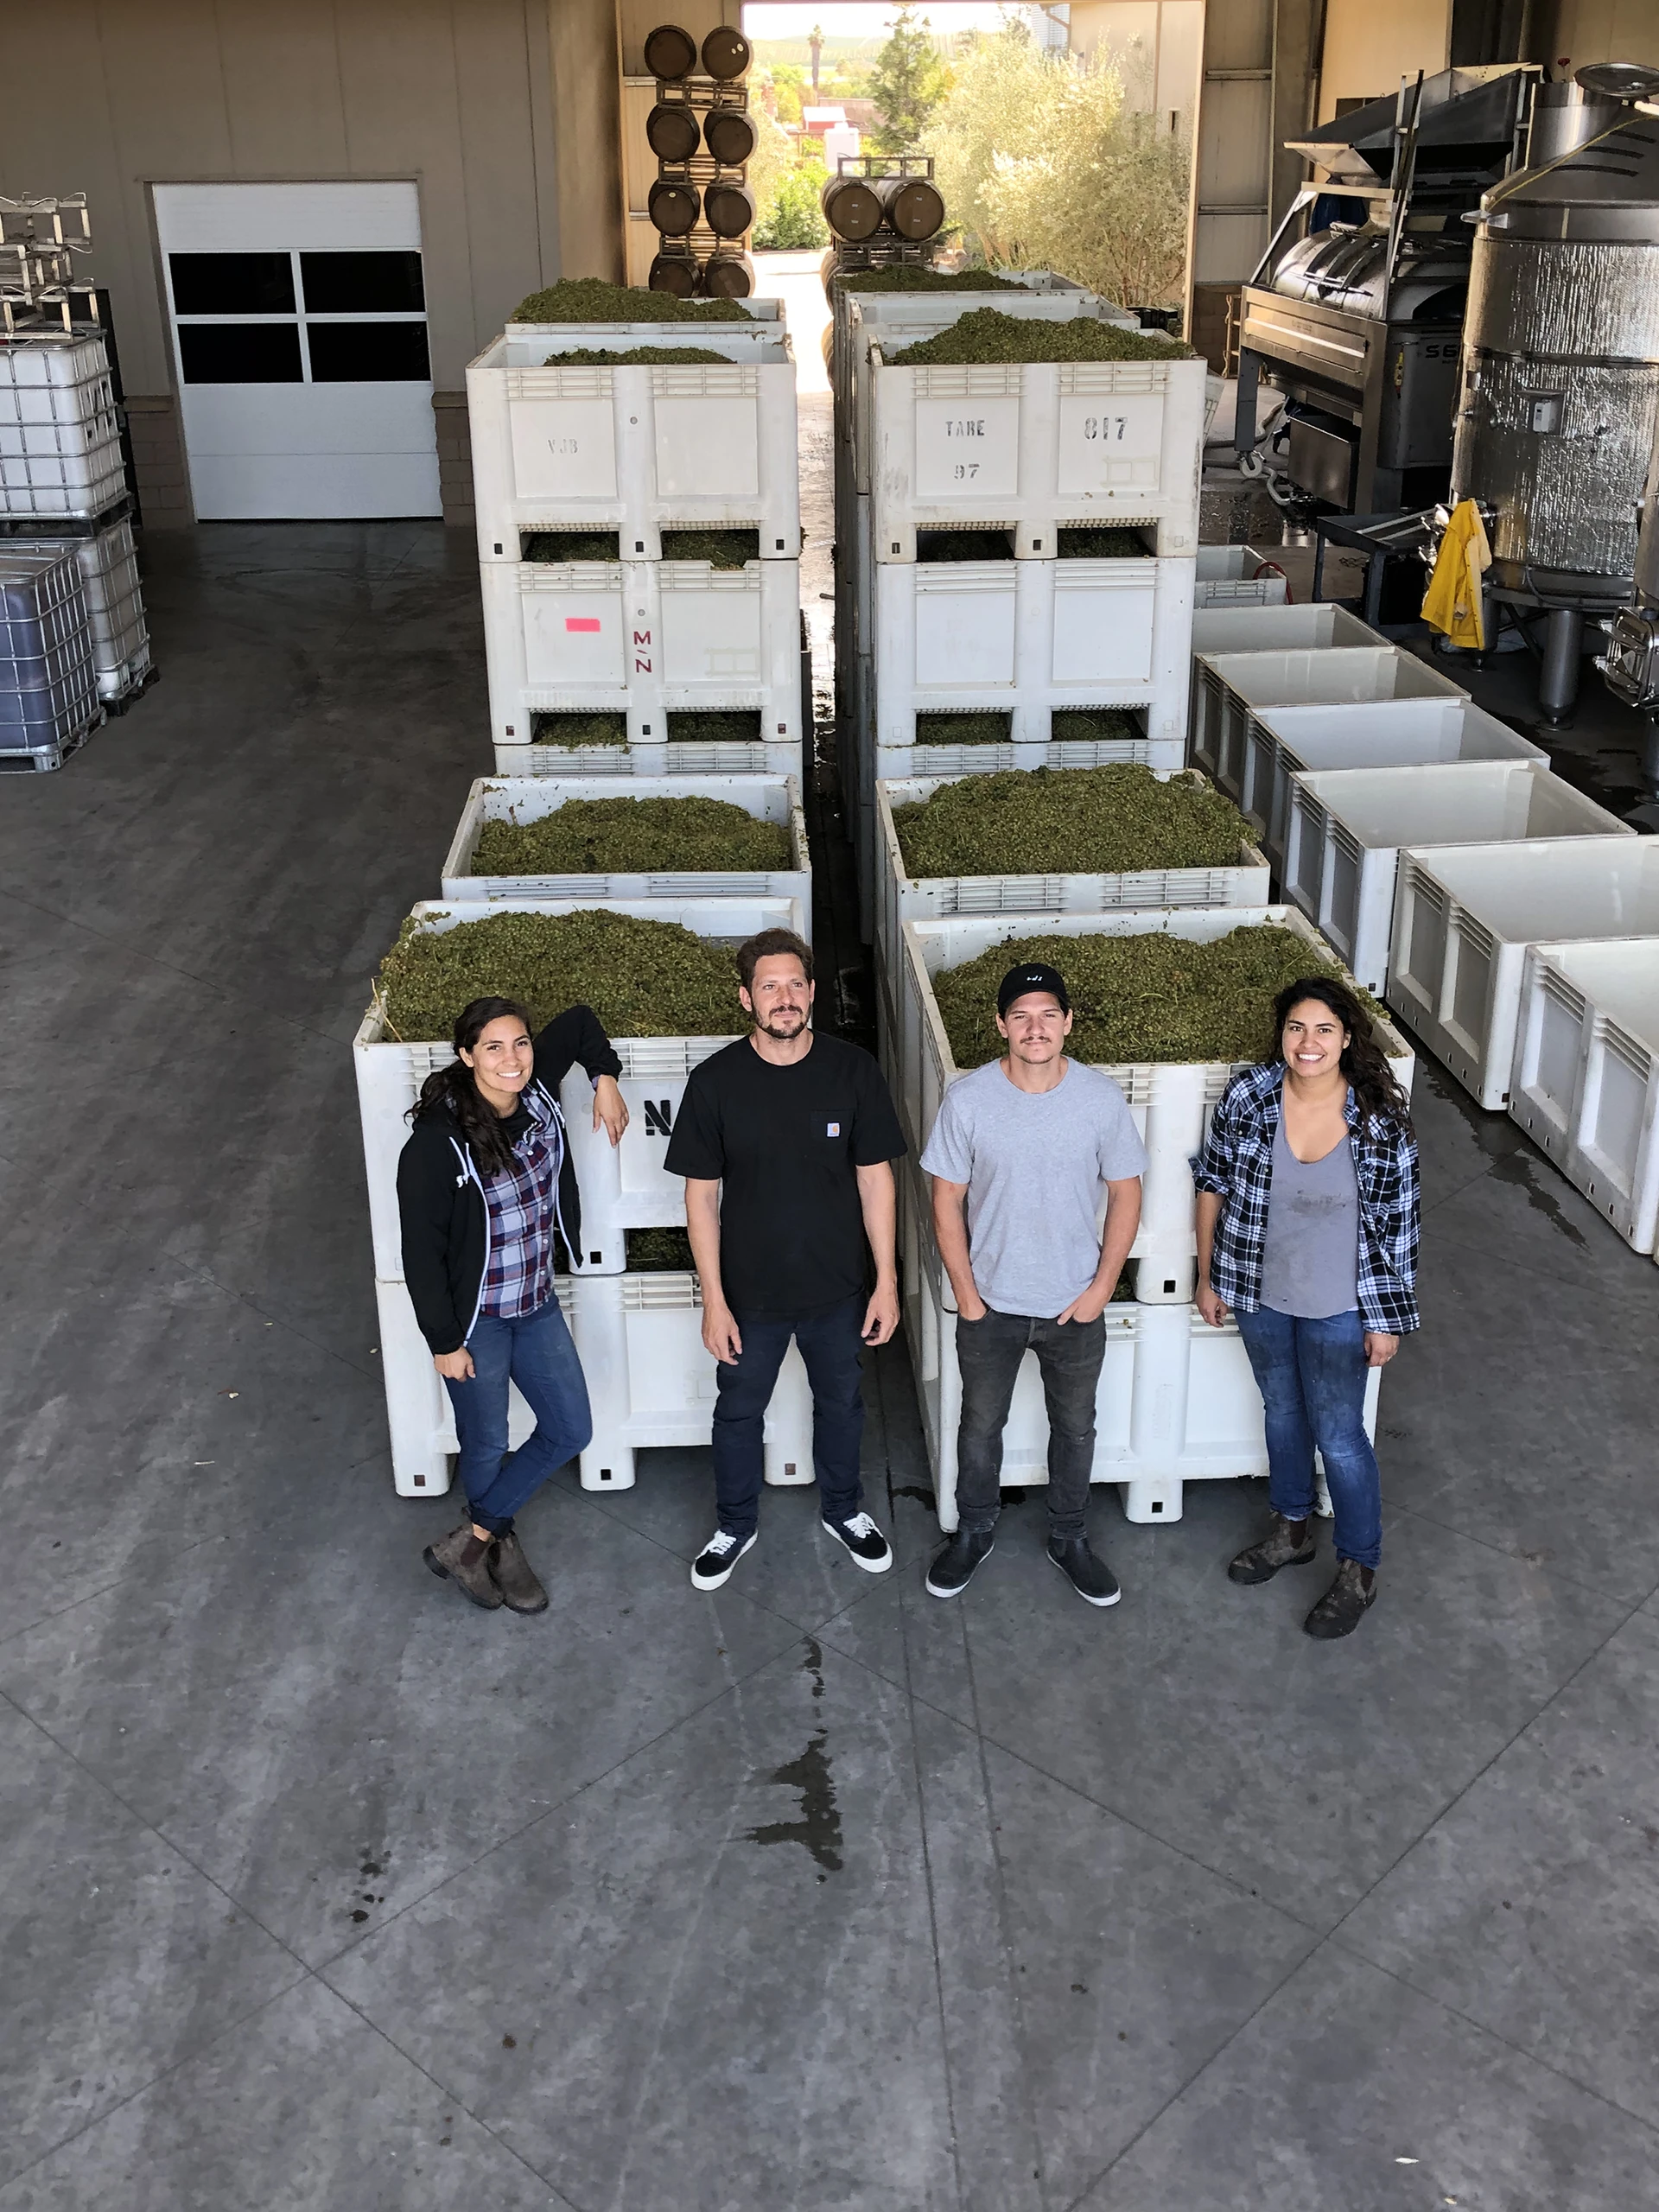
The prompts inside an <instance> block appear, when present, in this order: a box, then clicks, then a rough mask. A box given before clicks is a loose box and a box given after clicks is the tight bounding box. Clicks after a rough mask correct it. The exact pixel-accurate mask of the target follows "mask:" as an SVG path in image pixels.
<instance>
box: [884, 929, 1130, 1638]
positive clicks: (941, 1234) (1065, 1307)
mask: <svg viewBox="0 0 1659 2212" xmlns="http://www.w3.org/2000/svg"><path fill="white" fill-rule="evenodd" d="M996 1026H997V1028H998V1030H999V1031H1000V1033H1001V1035H1002V1036H1003V1038H1004V1039H1006V1040H1007V1058H1005V1059H1001V1060H995V1061H993V1062H992V1063H991V1064H990V1065H988V1067H982V1068H976V1069H975V1071H973V1073H972V1074H971V1075H965V1076H962V1077H959V1078H958V1079H957V1081H956V1082H955V1083H953V1084H951V1085H950V1089H949V1090H947V1091H946V1092H945V1094H944V1100H943V1102H942V1103H941V1104H940V1107H939V1113H938V1120H937V1121H936V1122H934V1124H933V1132H932V1135H931V1136H930V1137H929V1139H928V1141H927V1145H926V1148H925V1150H924V1152H923V1154H922V1166H924V1167H925V1169H926V1171H927V1173H929V1174H930V1175H931V1177H932V1179H933V1230H934V1234H935V1236H937V1237H938V1246H939V1256H940V1257H941V1259H943V1261H944V1267H945V1272H946V1274H948V1275H949V1276H950V1287H951V1289H952V1290H953V1291H954V1292H955V1294H956V1300H957V1366H958V1367H959V1369H960V1370H961V1373H962V1422H961V1427H960V1428H959V1430H958V1433H957V1509H958V1510H959V1512H960V1514H961V1525H960V1526H959V1528H958V1529H957V1533H956V1535H954V1536H952V1537H951V1539H950V1542H949V1543H947V1544H946V1546H945V1548H944V1550H943V1551H942V1552H941V1553H940V1554H939V1555H938V1558H937V1559H936V1560H934V1561H933V1564H932V1565H931V1567H929V1569H928V1571H927V1586H928V1588H929V1590H930V1591H931V1592H932V1594H933V1595H934V1597H936V1598H954V1597H956V1596H957V1593H958V1592H960V1591H963V1590H965V1589H966V1588H967V1586H968V1584H969V1581H970V1580H972V1577H973V1574H974V1571H975V1569H976V1567H978V1565H979V1563H980V1561H981V1560H982V1559H983V1558H984V1557H985V1556H986V1554H988V1552H989V1551H990V1549H991V1547H992V1544H993V1542H994V1541H995V1528H996V1516H997V1514H998V1512H999V1511H1000V1510H1001V1470H1002V1431H1003V1428H1004V1427H1005V1426H1006V1424H1007V1418H1008V1407H1009V1404H1010V1403H1011V1402H1012V1400H1013V1397H1014V1380H1015V1378H1016V1376H1018V1374H1019V1372H1020V1361H1021V1360H1022V1359H1023V1358H1024V1357H1025V1356H1026V1354H1027V1351H1033V1352H1035V1353H1036V1355H1037V1365H1038V1368H1039V1371H1040V1373H1041V1376H1042V1380H1043V1395H1044V1397H1045V1399H1046V1402H1047V1406H1048V1555H1049V1557H1050V1559H1052V1560H1053V1562H1054V1564H1055V1566H1056V1567H1058V1568H1059V1570H1060V1572H1061V1573H1063V1574H1064V1575H1065V1577H1066V1579H1067V1580H1069V1581H1070V1583H1071V1586H1072V1588H1073V1589H1074V1590H1075V1591H1076V1592H1077V1595H1078V1596H1079V1597H1080V1598H1084V1599H1087V1600H1088V1602H1089V1603H1090V1605H1116V1603H1117V1600H1118V1596H1119V1592H1118V1586H1117V1581H1116V1577H1115V1576H1114V1575H1113V1573H1112V1571H1111V1569H1110V1568H1109V1567H1108V1566H1107V1565H1106V1563H1105V1561H1104V1560H1102V1559H1100V1558H1098V1557H1097V1556H1096V1554H1095V1553H1094V1552H1092V1551H1091V1550H1090V1548H1089V1541H1088V1538H1087V1536H1086V1535H1085V1534H1084V1514H1085V1512H1086V1510H1087V1508H1088V1503H1089V1477H1090V1471H1091V1470H1092V1468H1093V1465H1094V1459H1095V1393H1096V1389H1097V1388H1098V1386H1099V1382H1100V1369H1101V1363H1102V1361H1103V1359H1104V1357H1105V1356H1106V1324H1105V1321H1104V1319H1103V1315H1104V1313H1105V1310H1106V1307H1107V1306H1108V1305H1109V1303H1110V1300H1111V1296H1112V1293H1113V1292H1114V1291H1115V1290H1116V1287H1117V1279H1118V1275H1119V1274H1120V1273H1121V1272H1122V1266H1123V1262H1124V1261H1125V1260H1126V1259H1127V1258H1128V1250H1129V1247H1130V1245H1131V1244H1132V1243H1134V1242H1135V1230H1137V1229H1138V1228H1139V1227H1140V1225H1141V1177H1142V1175H1144V1174H1145V1173H1146V1169H1147V1154H1146V1147H1145V1146H1144V1145H1143V1144H1142V1143H1141V1138H1140V1135H1139V1132H1138V1131H1137V1130H1136V1128H1135V1122H1134V1121H1133V1119H1132V1118H1131V1116H1130V1114H1129V1109H1128V1103H1127V1102H1126V1101H1125V1099H1124V1096H1123V1094H1122V1091H1121V1090H1119V1089H1118V1087H1117V1085H1116V1084H1115V1083H1114V1082H1113V1081H1112V1079H1111V1077H1110V1076H1109V1075H1104V1074H1103V1073H1102V1071H1100V1070H1099V1069H1098V1068H1091V1067H1085V1066H1084V1065H1081V1064H1080V1063H1079V1062H1077V1061H1076V1060H1070V1059H1067V1058H1066V1057H1065V1040H1066V1039H1067V1038H1068V1037H1069V1036H1070V1035H1071V1001H1070V999H1069V998H1068V997H1067V995H1066V988H1065V979H1064V978H1063V977H1062V976H1060V975H1059V973H1058V970H1056V969H1052V968H1051V967H1049V966H1047V965H1046V963H1042V962H1031V963H1025V964H1022V965H1021V966H1020V967H1018V968H1012V969H1009V971H1008V973H1007V975H1006V976H1004V977H1003V978H1002V982H1001V988H999V989H998V991H997V995H996ZM1102 1186H1104V1189H1105V1193H1106V1225H1105V1232H1104V1235H1102V1233H1101V1231H1100V1230H1099V1229H1098V1227H1097V1226H1096V1224H1097V1221H1098V1218H1099V1211H1100V1196H1101V1190H1102Z"/></svg>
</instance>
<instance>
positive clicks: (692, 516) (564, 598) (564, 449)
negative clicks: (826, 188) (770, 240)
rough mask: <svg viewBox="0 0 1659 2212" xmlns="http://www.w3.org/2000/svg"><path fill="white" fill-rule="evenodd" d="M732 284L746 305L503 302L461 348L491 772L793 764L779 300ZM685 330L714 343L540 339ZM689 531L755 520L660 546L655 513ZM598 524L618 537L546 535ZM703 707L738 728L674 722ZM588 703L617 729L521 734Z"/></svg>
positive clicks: (673, 335)
mask: <svg viewBox="0 0 1659 2212" xmlns="http://www.w3.org/2000/svg"><path fill="white" fill-rule="evenodd" d="M745 305H746V307H747V308H750V309H752V310H753V311H754V312H752V313H751V315H750V317H749V320H748V321H747V322H745V323H741V324H740V323H736V322H712V323H692V324H674V323H668V324H663V323H652V324H645V325H620V324H613V325H588V324H580V325H577V324H565V325H559V326H553V327H550V326H545V325H530V324H514V325H512V326H510V327H508V329H507V330H506V331H505V333H504V334H502V335H501V336H500V337H499V338H498V339H496V340H494V341H493V343H492V344H491V345H490V346H486V349H485V350H484V352H483V353H480V355H479V356H478V358H477V359H476V360H474V362H473V363H472V364H471V365H469V367H468V369H467V410H468V416H469V422H470V428H471V434H472V449H473V478H474V492H475V497H476V501H477V515H478V533H479V553H480V575H481V585H482V593H483V601H484V621H485V651H486V661H487V665H488V672H489V683H490V713H491V721H492V728H493V741H494V744H495V749H496V766H497V767H498V768H499V770H500V771H501V772H502V773H504V774H510V775H526V774H550V775H556V776H569V775H573V774H585V773H587V774H600V775H607V774H617V773H629V772H632V773H639V774H645V775H661V774H664V773H668V774H676V773H745V772H767V773H771V774H774V775H776V774H797V773H798V772H799V770H800V764H801V755H800V747H801V739H802V734H803V723H802V686H801V658H800V652H801V645H800V638H801V631H800V576H799V566H800V498H799V489H798V466H797V454H796V421H795V369H794V362H793V359H792V358H791V353H790V350H789V342H788V339H787V337H786V335H785V333H784V330H783V327H782V324H781V322H780V321H779V320H778V318H777V314H776V307H775V303H774V302H746V303H745ZM766 308H771V310H772V312H771V313H770V314H766V313H762V312H760V310H762V309H766ZM688 345H690V346H697V347H699V348H701V349H702V350H705V351H709V352H713V353H720V354H722V355H724V356H725V357H726V358H725V359H722V360H721V361H719V362H710V363H702V364H697V363H674V362H665V363H658V364H655V365H652V364H646V363H639V364H632V363H629V364H623V365H605V364H602V363H580V362H569V363H566V364H563V365H560V364H559V363H558V362H557V361H556V359H553V357H555V356H556V355H559V354H562V353H574V352H576V351H588V350H597V351H606V352H628V351H632V349H634V348H636V347H638V346H648V347H649V346H657V347H662V348H669V347H676V346H688ZM674 531H743V532H746V533H753V540H754V542H753V546H752V547H750V548H749V549H747V550H749V552H750V554H751V557H749V558H747V560H746V561H745V563H744V564H743V565H742V566H741V567H738V568H733V567H716V566H713V565H711V564H710V563H709V562H708V561H706V560H702V559H691V560H683V559H676V558H669V559H666V560H665V559H664V534H665V533H669V532H674ZM594 532H598V533H601V534H602V535H603V536H604V537H605V538H606V539H607V541H610V543H608V544H607V547H606V549H605V550H606V552H607V554H608V553H609V552H611V551H612V550H613V551H614V555H615V557H614V558H608V557H603V558H599V559H594V558H591V557H588V554H589V549H588V547H585V546H582V544H580V543H577V545H576V548H575V550H576V553H577V557H576V558H574V559H569V560H561V559H558V558H556V557H547V556H549V555H553V556H556V554H557V551H558V547H557V539H558V538H559V537H576V536H578V534H581V535H586V534H588V533H594ZM668 550H670V551H672V546H671V545H670V547H669V549H668ZM527 553H528V554H529V555H531V556H532V557H528V558H527V557H525V556H526V554H527ZM698 714H715V715H735V716H738V717H741V720H742V721H743V722H744V723H745V724H746V725H747V728H745V730H744V732H743V733H742V734H736V735H722V736H718V737H715V738H709V737H705V736H702V735H700V734H696V726H695V725H694V726H692V734H683V726H680V728H679V729H678V730H677V723H676V719H675V718H676V717H677V716H679V715H698ZM590 715H606V716H618V715H620V716H622V717H624V718H625V728H626V742H625V743H622V744H594V745H575V744H573V745H563V744H557V743H549V742H542V743H539V744H538V743H536V742H535V740H536V738H537V734H538V733H539V734H541V735H542V736H543V739H545V738H546V737H547V736H548V735H549V734H550V733H551V732H552V731H554V730H556V728H558V727H559V724H558V721H557V719H556V718H558V717H562V716H563V717H571V716H590ZM570 727H572V728H575V725H574V724H572V725H570Z"/></svg>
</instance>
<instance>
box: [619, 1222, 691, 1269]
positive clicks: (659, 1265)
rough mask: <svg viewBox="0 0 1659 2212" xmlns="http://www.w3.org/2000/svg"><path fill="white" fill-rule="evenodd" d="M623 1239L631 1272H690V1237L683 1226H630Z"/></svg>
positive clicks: (628, 1267)
mask: <svg viewBox="0 0 1659 2212" xmlns="http://www.w3.org/2000/svg"><path fill="white" fill-rule="evenodd" d="M624 1242H625V1244H626V1252H627V1270H628V1273H629V1274H631V1275H644V1274H688V1275H689V1274H691V1273H692V1272H693V1269H694V1268H695V1265H696V1262H694V1261H693V1259H692V1257H691V1239H690V1236H687V1234H686V1232H685V1231H684V1230H683V1229H630V1230H627V1231H626V1233H625V1238H624Z"/></svg>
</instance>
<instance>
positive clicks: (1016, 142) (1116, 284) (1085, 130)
mask: <svg viewBox="0 0 1659 2212" xmlns="http://www.w3.org/2000/svg"><path fill="white" fill-rule="evenodd" d="M1163 122H1164V118H1163V117H1162V116H1161V115H1158V116H1154V115H1148V114H1144V113H1141V112H1139V111H1136V110H1135V109H1133V108H1131V107H1129V106H1128V105H1126V103H1125V99H1124V85H1123V76H1122V69H1121V67H1120V66H1119V65H1118V63H1117V62H1116V61H1115V60H1113V59H1112V57H1111V55H1110V54H1109V53H1107V52H1106V51H1105V50H1104V49H1102V50H1101V51H1099V52H1098V53H1096V55H1095V56H1094V57H1093V59H1092V60H1090V61H1088V62H1086V63H1079V62H1078V61H1077V60H1076V59H1075V58H1074V57H1073V56H1071V55H1070V54H1045V53H1041V52H1039V50H1038V48H1036V47H1034V46H1033V44H1032V42H1031V41H1030V39H1029V37H1028V36H1027V33H1026V31H1025V29H1024V27H1023V26H1022V25H1020V24H1011V25H1010V26H1009V28H1008V29H1007V30H1005V31H1003V32H1001V34H999V35H998V36H996V37H995V38H988V39H982V40H981V41H979V43H978V44H977V45H976V47H975V48H973V49H972V50H971V51H970V52H969V53H968V54H965V55H964V56H963V59H962V60H961V61H960V63H959V65H958V67H957V73H956V77H955V79H954V82H953V83H952V86H951V89H950V93H949V95H948V97H947V98H946V99H944V101H943V102H942V103H941V105H939V107H938V110H937V111H936V112H935V113H934V116H933V118H932V120H931V124H930V125H929V128H928V131H927V135H926V138H925V150H926V151H927V152H928V153H931V155H932V156H933V157H934V164H935V168H934V176H935V181H936V182H937V183H938V187H939V188H940V190H941V191H942V192H943V193H944V199H945V205H946V206H947V207H949V208H950V214H951V219H952V220H953V221H955V222H957V223H960V224H961V225H962V226H963V228H964V229H965V230H966V231H967V232H969V235H970V236H971V237H972V238H974V240H975V241H976V245H977V246H978V249H979V251H980V253H981V254H982V257H983V258H984V259H985V260H986V261H987V262H988V263H989V264H992V265H993V266H1000V267H1002V268H1018V267H1020V266H1022V265H1023V266H1027V267H1033V268H1048V269H1052V270H1058V272H1059V274H1060V275H1062V276H1065V277H1071V278H1072V279H1074V281H1075V282H1077V283H1080V284H1086V285H1087V286H1088V287H1089V288H1090V290H1092V291H1096V292H1098V293H1100V294H1101V295H1102V296H1103V297H1105V298H1107V299H1112V300H1116V301H1118V302H1121V303H1122V304H1123V305H1125V306H1136V307H1152V306H1163V305H1168V304H1171V303H1173V302H1175V301H1176V300H1178V299H1179V296H1180V292H1181V288H1182V281H1183V277H1184V272H1185V254H1186V217H1187V184H1188V175H1189V170H1190V168H1191V162H1192V142H1191V139H1190V137H1188V136H1187V135H1186V134H1185V132H1172V131H1170V130H1166V129H1165V128H1163V127H1162V126H1163Z"/></svg>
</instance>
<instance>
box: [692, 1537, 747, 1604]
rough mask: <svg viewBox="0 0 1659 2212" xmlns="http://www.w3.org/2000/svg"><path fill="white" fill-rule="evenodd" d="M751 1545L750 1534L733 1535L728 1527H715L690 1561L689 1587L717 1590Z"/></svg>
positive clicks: (730, 1577) (727, 1579)
mask: <svg viewBox="0 0 1659 2212" xmlns="http://www.w3.org/2000/svg"><path fill="white" fill-rule="evenodd" d="M753 1545H754V1538H753V1536H752V1535H749V1536H734V1535H733V1534H732V1533H731V1531H730V1529H715V1533H714V1535H712V1536H710V1537H709V1541H708V1542H707V1543H706V1544H705V1545H704V1546H703V1548H702V1550H701V1551H700V1552H699V1553H698V1554H697V1555H696V1559H694V1560H692V1562H691V1587H692V1588H693V1589H694V1590H718V1589H719V1587H720V1586H721V1583H722V1582H729V1581H730V1580H731V1579H732V1569H733V1568H734V1567H735V1566H736V1565H737V1562H738V1561H739V1560H741V1558H742V1556H743V1554H744V1553H745V1552H747V1551H749V1550H752V1549H753Z"/></svg>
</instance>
